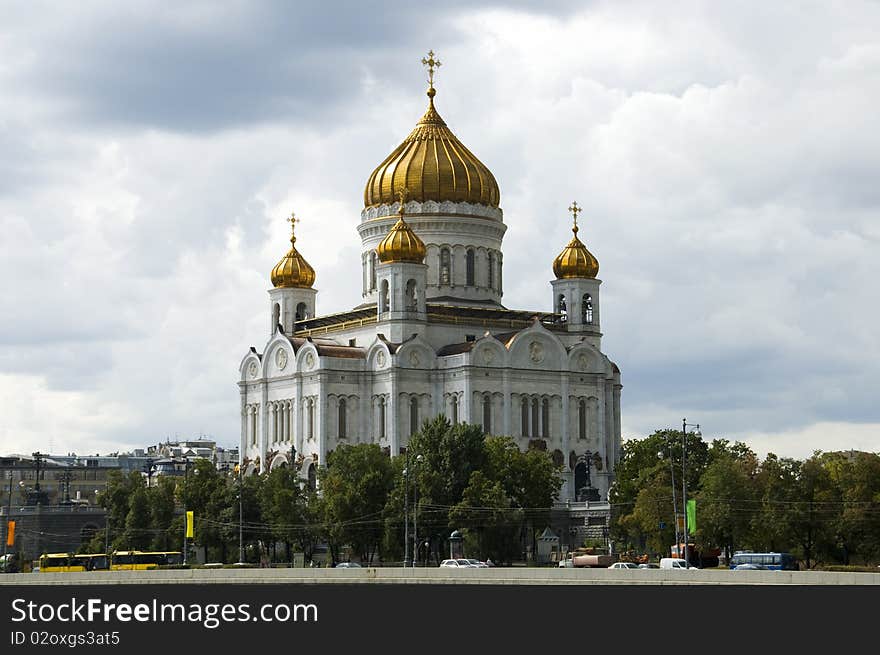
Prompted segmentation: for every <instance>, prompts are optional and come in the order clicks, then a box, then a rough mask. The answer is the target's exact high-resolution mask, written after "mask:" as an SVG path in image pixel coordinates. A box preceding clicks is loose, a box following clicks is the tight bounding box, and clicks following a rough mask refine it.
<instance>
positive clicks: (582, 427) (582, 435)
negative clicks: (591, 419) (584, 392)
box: [578, 398, 587, 439]
mask: <svg viewBox="0 0 880 655" xmlns="http://www.w3.org/2000/svg"><path fill="white" fill-rule="evenodd" d="M586 438H587V401H586V400H584V399H583V398H581V399H580V401H578V439H586Z"/></svg>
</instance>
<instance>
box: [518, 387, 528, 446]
mask: <svg viewBox="0 0 880 655" xmlns="http://www.w3.org/2000/svg"><path fill="white" fill-rule="evenodd" d="M520 405H521V407H520V411H521V413H522V436H524V437H528V436H529V399H528V398H525V397H523V399H522V402H521V403H520Z"/></svg>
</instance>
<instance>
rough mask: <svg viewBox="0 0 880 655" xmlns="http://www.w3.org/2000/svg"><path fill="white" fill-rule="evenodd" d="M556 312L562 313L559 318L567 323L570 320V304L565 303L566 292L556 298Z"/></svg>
mask: <svg viewBox="0 0 880 655" xmlns="http://www.w3.org/2000/svg"><path fill="white" fill-rule="evenodd" d="M556 313H557V314H561V315H562V316H560V318H559V320H560V321H562V322H563V323H565V322H566V321H567V320H568V305H566V304H565V294H563V293H560V294H559V298H558V299H557V300H556Z"/></svg>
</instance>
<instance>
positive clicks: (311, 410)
mask: <svg viewBox="0 0 880 655" xmlns="http://www.w3.org/2000/svg"><path fill="white" fill-rule="evenodd" d="M306 417H307V419H308V431H309V432H308V437H309V439H314V438H315V401H314V400H312V399H311V398H309V401H308V412H307V416H306Z"/></svg>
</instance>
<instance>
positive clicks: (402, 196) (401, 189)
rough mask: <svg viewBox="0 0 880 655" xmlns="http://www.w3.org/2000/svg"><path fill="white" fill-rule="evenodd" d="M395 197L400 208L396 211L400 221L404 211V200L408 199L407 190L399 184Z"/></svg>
mask: <svg viewBox="0 0 880 655" xmlns="http://www.w3.org/2000/svg"><path fill="white" fill-rule="evenodd" d="M397 197H398V199H399V200H400V208H399V209H398V210H397V213H398V214H400V218H401V220H402V219H403V212H404V211H406V199H407V198H409V189H407V188H406V187H405V186H404V185H402V184H401V185H400V186H399V187H397Z"/></svg>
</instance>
